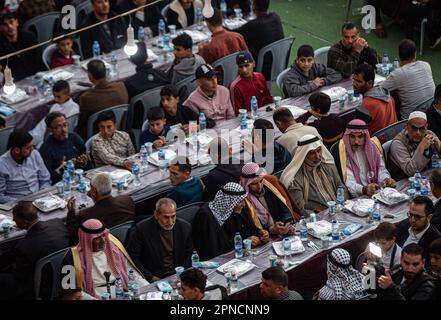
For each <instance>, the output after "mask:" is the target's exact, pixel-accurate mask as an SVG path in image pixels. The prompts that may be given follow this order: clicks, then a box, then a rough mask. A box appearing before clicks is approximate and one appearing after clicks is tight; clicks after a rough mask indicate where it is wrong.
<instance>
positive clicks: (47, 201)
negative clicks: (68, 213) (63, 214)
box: [32, 195, 67, 212]
mask: <svg viewBox="0 0 441 320" xmlns="http://www.w3.org/2000/svg"><path fill="white" fill-rule="evenodd" d="M32 204H33V205H34V206H35V207H36V208H37V209H38V210H40V211H42V212H51V211H54V210H57V209H61V208H65V207H66V204H67V203H66V201H64V200H63V199H61V198H60V197H58V196H56V195H50V196H46V197H43V198H40V199H37V200H34V201H33V202H32Z"/></svg>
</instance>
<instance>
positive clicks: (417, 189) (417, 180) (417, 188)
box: [413, 171, 421, 196]
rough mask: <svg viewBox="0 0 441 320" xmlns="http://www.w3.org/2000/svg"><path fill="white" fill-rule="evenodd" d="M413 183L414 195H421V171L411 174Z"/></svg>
mask: <svg viewBox="0 0 441 320" xmlns="http://www.w3.org/2000/svg"><path fill="white" fill-rule="evenodd" d="M413 178H414V183H415V195H417V196H419V195H421V173H420V172H419V171H417V172H415V175H414V176H413Z"/></svg>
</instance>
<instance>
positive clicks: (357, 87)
mask: <svg viewBox="0 0 441 320" xmlns="http://www.w3.org/2000/svg"><path fill="white" fill-rule="evenodd" d="M374 80H375V69H374V68H372V67H371V66H370V65H368V64H366V63H364V64H360V65H359V66H357V67H355V69H354V75H353V78H352V85H353V87H354V92H355V93H361V94H362V95H363V102H362V104H361V106H362V107H363V108H364V109H365V110H366V111H367V113H368V116H369V118H370V119H372V120H371V121H370V122H369V123H368V128H369V133H370V134H371V135H374V134H375V133H376V132H377V131H379V130H381V129H383V128H386V127H387V126H389V125H391V124H394V123H395V122H397V121H398V120H397V114H396V113H395V101H394V98H393V97H392V96H391V95H390V93H389V91H388V90H387V89H385V88H383V87H378V86H376V87H374ZM366 122H367V121H366Z"/></svg>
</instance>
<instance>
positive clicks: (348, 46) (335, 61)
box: [328, 22, 378, 78]
mask: <svg viewBox="0 0 441 320" xmlns="http://www.w3.org/2000/svg"><path fill="white" fill-rule="evenodd" d="M363 63H367V64H370V65H371V66H372V67H373V68H375V67H376V64H377V63H378V56H377V52H376V51H375V49H373V48H370V47H369V44H368V43H367V41H366V40H365V39H363V38H361V37H360V33H359V31H358V28H357V26H356V25H355V24H353V23H352V22H345V23H344V24H343V26H342V28H341V40H340V41H339V42H338V43H336V44H334V45H333V46H332V47H331V48H330V49H329V51H328V67H330V68H332V69H334V70H336V71H338V72H340V73H341V74H342V76H343V78H349V77H350V76H351V75H352V73H353V72H354V69H355V67H356V66H358V65H360V64H363Z"/></svg>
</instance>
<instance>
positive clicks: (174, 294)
mask: <svg viewBox="0 0 441 320" xmlns="http://www.w3.org/2000/svg"><path fill="white" fill-rule="evenodd" d="M170 297H171V300H180V299H179V292H178V289H177V288H176V286H173V291H172V292H171V294H170Z"/></svg>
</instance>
